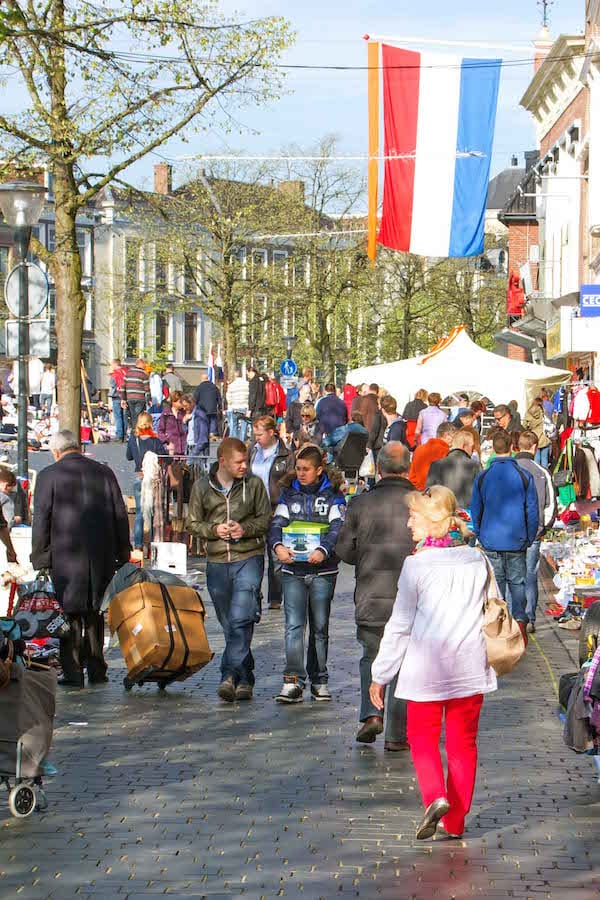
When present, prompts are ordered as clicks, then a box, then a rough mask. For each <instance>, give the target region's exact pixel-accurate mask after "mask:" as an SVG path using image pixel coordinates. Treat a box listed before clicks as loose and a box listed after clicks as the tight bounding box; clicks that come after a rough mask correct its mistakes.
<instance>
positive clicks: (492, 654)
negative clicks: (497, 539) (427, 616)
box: [481, 551, 525, 675]
mask: <svg viewBox="0 0 600 900" xmlns="http://www.w3.org/2000/svg"><path fill="white" fill-rule="evenodd" d="M481 555H482V556H483V558H484V559H485V564H486V567H487V581H486V585H485V600H484V602H483V636H484V638H485V646H486V650H487V657H488V663H489V664H490V666H491V667H492V669H493V670H494V671H495V673H496V675H506V674H507V673H508V672H511V671H512V670H513V669H514V667H515V666H516V664H517V663H518V662H519V660H520V659H521V657H522V656H523V654H524V653H525V641H524V640H523V635H522V633H521V629H520V627H519V623H518V622H517V621H516V620H515V619H513V617H512V616H511V614H510V610H509V608H508V606H507V604H506V601H505V600H502V599H501V598H500V597H493V596H490V588H491V585H492V584H493V583H494V579H493V569H492V565H491V563H490V561H489V559H488V558H487V556H486V555H485V553H483V551H481Z"/></svg>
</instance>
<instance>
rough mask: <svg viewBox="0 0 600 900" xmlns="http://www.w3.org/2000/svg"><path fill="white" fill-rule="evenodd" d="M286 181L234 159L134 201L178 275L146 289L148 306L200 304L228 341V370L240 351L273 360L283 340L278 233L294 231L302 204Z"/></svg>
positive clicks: (284, 265) (283, 271)
mask: <svg viewBox="0 0 600 900" xmlns="http://www.w3.org/2000/svg"><path fill="white" fill-rule="evenodd" d="M287 187H288V186H287V185H281V186H279V187H278V186H277V185H276V184H275V180H274V179H271V177H270V175H269V173H268V172H267V171H266V170H265V168H264V167H257V166H250V165H245V164H243V163H241V162H240V163H238V162H235V161H234V162H231V163H228V164H227V165H221V166H219V167H215V168H213V169H212V170H211V171H210V172H202V173H201V174H200V175H196V176H193V177H191V178H186V179H185V183H184V184H183V186H182V187H180V188H179V189H177V190H175V191H173V192H172V193H171V194H169V195H167V196H161V195H157V194H153V195H141V197H135V198H134V202H133V203H132V204H131V213H130V216H131V218H132V221H133V222H134V223H135V225H136V226H137V228H138V230H139V232H140V234H143V240H144V242H145V244H146V246H147V247H148V248H149V251H148V253H149V255H150V256H152V258H153V259H154V260H155V261H156V262H159V263H162V265H163V266H164V267H167V266H171V267H173V269H174V271H175V272H176V273H178V274H179V276H180V277H178V278H176V279H174V280H172V283H171V284H170V286H169V291H168V292H164V291H163V292H162V294H160V293H157V292H156V291H155V292H150V293H148V294H147V295H146V297H145V299H144V304H143V309H144V311H146V312H147V311H149V310H155V309H158V308H171V307H173V306H175V307H177V308H178V309H181V308H186V307H187V308H193V307H196V306H200V307H201V308H202V311H203V313H204V314H205V315H206V316H207V317H208V318H209V319H210V320H211V322H212V323H213V324H214V325H215V326H216V331H217V333H218V335H219V337H220V338H221V339H222V341H223V360H224V365H225V369H226V374H227V373H231V372H233V371H234V370H235V368H236V366H237V365H239V362H240V357H241V356H242V355H243V356H246V357H248V358H257V359H258V358H260V359H269V360H272V358H273V356H274V355H275V354H276V352H277V349H278V348H279V345H280V343H281V333H282V330H281V329H282V326H283V320H282V316H281V309H282V308H284V307H285V305H286V292H287V289H288V272H289V269H288V260H287V257H286V256H285V255H284V253H282V252H280V256H279V258H278V257H277V250H279V251H282V248H285V244H283V243H282V242H277V243H274V242H273V239H272V235H277V234H279V233H282V232H284V231H286V230H287V231H289V229H290V222H293V221H295V220H297V219H298V218H299V215H300V212H299V211H300V210H301V207H302V204H301V203H300V201H299V195H298V193H297V192H294V191H289V190H286V188H287ZM140 199H141V200H143V201H144V202H143V203H141V202H139V200H140ZM136 201H137V202H136ZM274 250H275V254H274V253H273V251H274ZM265 251H266V255H265ZM139 314H140V309H139V308H138V309H136V310H134V311H133V313H132V318H134V319H135V317H139ZM134 327H135V322H134Z"/></svg>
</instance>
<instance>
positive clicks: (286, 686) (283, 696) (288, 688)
mask: <svg viewBox="0 0 600 900" xmlns="http://www.w3.org/2000/svg"><path fill="white" fill-rule="evenodd" d="M303 699H304V696H303V688H302V687H301V686H300V685H299V684H297V683H296V682H295V681H284V682H283V687H282V688H281V690H280V691H279V693H278V694H277V696H276V697H275V700H276V701H277V703H302V700H303Z"/></svg>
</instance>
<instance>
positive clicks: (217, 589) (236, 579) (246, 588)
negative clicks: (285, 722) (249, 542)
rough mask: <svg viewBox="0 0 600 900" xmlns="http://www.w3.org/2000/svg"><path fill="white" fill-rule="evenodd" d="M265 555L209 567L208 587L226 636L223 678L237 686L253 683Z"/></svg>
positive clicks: (207, 570)
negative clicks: (255, 637)
mask: <svg viewBox="0 0 600 900" xmlns="http://www.w3.org/2000/svg"><path fill="white" fill-rule="evenodd" d="M264 567H265V559H264V556H263V555H261V556H251V557H250V558H249V559H243V560H241V561H240V562H231V563H214V562H209V563H207V564H206V586H207V588H208V593H209V594H210V599H211V600H212V602H213V605H214V607H215V612H216V614H217V619H218V620H219V624H220V625H221V628H222V629H223V634H224V635H225V650H224V651H223V656H222V657H221V677H222V678H232V679H233V683H234V684H235V685H238V684H250V685H253V684H254V657H253V656H252V651H251V649H250V644H251V642H252V635H253V634H254V625H255V624H256V623H257V622H260V613H261V593H260V584H261V581H262V577H263V571H264Z"/></svg>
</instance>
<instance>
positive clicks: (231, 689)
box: [217, 676, 236, 703]
mask: <svg viewBox="0 0 600 900" xmlns="http://www.w3.org/2000/svg"><path fill="white" fill-rule="evenodd" d="M217 694H218V695H219V697H220V698H221V700H225V702H226V703H233V702H234V700H235V699H236V696H235V695H236V691H235V684H234V683H233V678H231V676H230V677H229V678H224V679H223V681H222V682H221V684H220V685H219V687H218V688H217Z"/></svg>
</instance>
